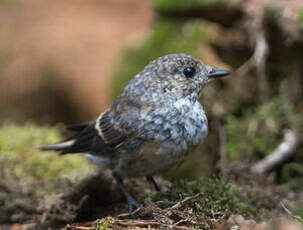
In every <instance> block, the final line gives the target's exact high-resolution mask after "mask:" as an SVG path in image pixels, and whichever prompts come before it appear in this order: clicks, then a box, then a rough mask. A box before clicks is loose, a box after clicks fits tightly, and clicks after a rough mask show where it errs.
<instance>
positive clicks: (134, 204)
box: [127, 199, 143, 214]
mask: <svg viewBox="0 0 303 230" xmlns="http://www.w3.org/2000/svg"><path fill="white" fill-rule="evenodd" d="M127 203H128V211H129V213H130V214H132V213H133V211H135V210H136V209H138V208H140V207H143V203H141V202H138V201H136V200H134V199H132V200H128V201H127Z"/></svg>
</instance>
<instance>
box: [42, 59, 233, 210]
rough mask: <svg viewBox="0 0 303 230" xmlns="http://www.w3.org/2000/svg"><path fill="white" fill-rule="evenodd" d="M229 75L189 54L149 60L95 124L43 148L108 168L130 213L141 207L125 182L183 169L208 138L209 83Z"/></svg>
mask: <svg viewBox="0 0 303 230" xmlns="http://www.w3.org/2000/svg"><path fill="white" fill-rule="evenodd" d="M228 74H230V72H229V71H227V70H222V69H218V68H216V67H213V66H210V65H207V64H205V63H203V62H202V61H200V60H199V59H198V58H196V57H193V56H190V55H186V54H168V55H165V56H162V57H159V58H157V59H155V60H153V61H151V62H150V63H149V64H148V65H147V66H145V68H144V69H143V70H142V71H141V72H139V73H138V74H137V75H135V76H134V78H133V79H132V80H130V82H129V83H128V85H127V86H126V87H125V88H124V91H123V92H122V94H121V95H120V96H119V97H117V99H116V100H115V101H114V102H113V103H112V105H111V106H110V107H109V108H108V109H106V110H105V111H104V112H103V113H101V115H100V116H99V117H98V118H97V119H96V120H94V121H91V122H88V123H85V124H81V125H73V126H70V127H68V129H70V130H72V131H74V132H76V134H75V135H74V136H72V137H70V138H69V139H67V140H65V141H62V142H59V143H57V144H53V145H49V146H45V147H42V150H54V151H58V152H60V154H61V155H63V154H68V153H82V154H84V156H85V157H87V158H89V159H91V160H92V162H93V163H95V164H96V165H98V166H101V167H104V168H109V169H110V170H111V172H112V175H113V178H115V180H116V183H117V184H118V185H119V187H120V188H121V190H122V193H123V194H124V196H125V198H126V201H127V203H128V207H129V212H130V213H131V212H132V211H133V210H134V209H137V208H138V207H141V206H142V203H140V202H138V201H137V200H136V199H135V198H134V197H133V196H132V195H131V194H130V193H129V192H128V190H127V189H126V186H125V184H124V178H126V177H146V178H147V180H148V181H150V182H152V183H153V185H154V187H155V189H156V190H159V186H158V185H157V183H156V181H155V180H154V178H153V176H155V175H159V174H162V173H163V172H165V171H166V170H168V169H170V168H171V167H173V166H178V165H180V164H181V163H182V162H183V161H184V159H185V158H186V156H187V155H188V154H189V153H190V152H191V151H192V150H193V149H194V148H195V147H196V146H197V145H198V144H199V143H200V142H202V140H203V139H204V138H205V137H206V136H207V133H208V125H207V117H206V114H205V112H204V109H203V107H202V105H201V104H200V102H199V98H200V96H201V93H202V91H203V88H204V86H205V85H207V84H208V83H209V82H212V81H213V80H214V79H217V78H221V77H223V76H226V75H228Z"/></svg>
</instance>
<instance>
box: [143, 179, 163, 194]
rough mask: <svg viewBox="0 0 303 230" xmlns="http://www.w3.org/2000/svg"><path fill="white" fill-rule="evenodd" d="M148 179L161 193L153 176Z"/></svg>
mask: <svg viewBox="0 0 303 230" xmlns="http://www.w3.org/2000/svg"><path fill="white" fill-rule="evenodd" d="M146 179H147V180H148V181H149V182H151V183H152V184H153V185H154V187H155V189H156V191H157V192H159V191H160V188H159V186H158V184H157V182H156V181H155V179H154V178H153V177H152V176H147V177H146Z"/></svg>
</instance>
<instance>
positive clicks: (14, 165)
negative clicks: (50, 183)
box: [0, 123, 89, 181]
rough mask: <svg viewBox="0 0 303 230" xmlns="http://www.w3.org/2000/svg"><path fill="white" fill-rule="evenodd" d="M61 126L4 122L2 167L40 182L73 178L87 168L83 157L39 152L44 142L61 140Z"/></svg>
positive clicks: (21, 177)
mask: <svg viewBox="0 0 303 230" xmlns="http://www.w3.org/2000/svg"><path fill="white" fill-rule="evenodd" d="M60 131H62V128H61V126H55V127H49V126H37V125H35V124H33V123H27V124H25V125H22V126H18V125H14V124H4V125H2V126H1V129H0V164H1V169H2V170H4V171H9V172H10V175H11V176H13V177H15V178H17V179H19V180H24V181H26V180H29V181H41V180H51V179H55V178H58V177H62V176H65V177H69V178H70V179H75V178H76V177H79V176H81V175H82V174H83V172H85V171H87V170H89V162H88V160H86V159H85V158H84V157H83V156H80V155H76V154H75V155H69V156H59V155H58V154H56V153H54V152H42V151H41V150H40V148H41V147H42V146H45V145H49V144H52V143H56V142H58V141H60V140H62V136H61V134H60Z"/></svg>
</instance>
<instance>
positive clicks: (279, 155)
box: [251, 129, 299, 174]
mask: <svg viewBox="0 0 303 230" xmlns="http://www.w3.org/2000/svg"><path fill="white" fill-rule="evenodd" d="M298 142H299V138H298V135H297V134H296V132H295V131H293V130H290V129H287V130H285V131H284V138H283V141H282V143H281V144H280V145H279V146H278V148H277V149H276V150H275V151H274V152H273V153H272V154H270V155H268V156H267V157H265V158H264V159H262V160H261V161H259V162H257V163H256V164H254V165H253V166H252V167H251V172H252V173H255V174H264V173H265V172H267V171H269V170H271V169H272V168H274V167H276V166H278V165H280V164H281V163H283V162H284V161H285V160H286V159H288V158H289V157H291V156H292V155H293V153H294V150H295V149H296V146H297V145H298Z"/></svg>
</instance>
